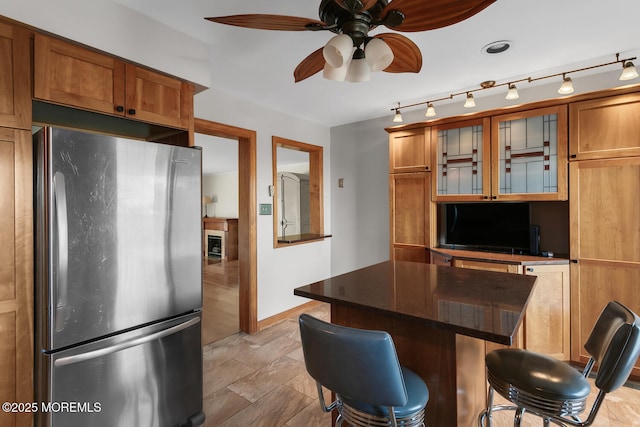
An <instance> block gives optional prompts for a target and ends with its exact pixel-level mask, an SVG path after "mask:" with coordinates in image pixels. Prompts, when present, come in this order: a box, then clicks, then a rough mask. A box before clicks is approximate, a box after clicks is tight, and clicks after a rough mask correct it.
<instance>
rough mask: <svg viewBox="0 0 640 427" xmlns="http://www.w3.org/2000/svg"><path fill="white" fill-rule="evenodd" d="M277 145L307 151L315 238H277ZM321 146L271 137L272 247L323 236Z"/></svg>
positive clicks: (310, 207) (310, 212)
mask: <svg viewBox="0 0 640 427" xmlns="http://www.w3.org/2000/svg"><path fill="white" fill-rule="evenodd" d="M278 147H281V148H288V149H290V150H298V151H304V152H307V153H309V215H310V218H309V220H310V229H309V232H310V234H311V235H313V236H316V237H315V238H305V239H300V240H299V241H296V242H292V243H284V242H282V241H280V240H279V239H278V237H279V236H278V234H279V231H278V230H279V224H278V203H277V201H278V186H277V182H278V156H277V150H278ZM323 153H324V150H323V147H321V146H319V145H313V144H307V143H304V142H299V141H294V140H291V139H286V138H281V137H279V136H272V137H271V160H272V167H271V170H272V173H273V176H272V179H273V181H272V182H273V247H274V248H280V247H286V246H291V245H297V244H302V243H308V242H312V241H317V240H322V239H323V238H324V237H326V236H324V190H323V173H322V171H323V158H324V157H323V155H324V154H323Z"/></svg>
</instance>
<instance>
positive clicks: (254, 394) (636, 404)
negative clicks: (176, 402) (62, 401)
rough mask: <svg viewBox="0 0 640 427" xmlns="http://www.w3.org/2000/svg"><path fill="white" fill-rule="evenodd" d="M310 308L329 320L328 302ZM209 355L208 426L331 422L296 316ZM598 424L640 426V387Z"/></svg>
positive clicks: (220, 344) (533, 422)
mask: <svg viewBox="0 0 640 427" xmlns="http://www.w3.org/2000/svg"><path fill="white" fill-rule="evenodd" d="M309 313H310V314H312V315H314V316H316V317H319V318H321V319H324V320H327V321H328V320H329V310H328V306H326V305H323V306H321V307H319V308H317V309H314V310H312V311H310V312H309ZM203 361H204V412H205V414H206V417H207V420H206V422H205V426H206V427H218V426H220V427H240V426H251V427H261V426H263V427H316V426H323V427H328V426H330V425H331V421H330V419H331V418H330V414H325V413H323V412H322V411H321V410H320V406H319V403H318V399H317V393H316V387H315V383H314V381H313V380H312V379H311V377H310V376H309V375H308V374H307V373H306V370H305V367H304V360H303V356H302V350H301V348H300V338H299V333H298V324H297V318H296V317H291V318H290V319H287V320H286V321H283V322H280V323H278V324H277V325H274V326H272V327H270V328H268V329H265V330H263V331H261V332H260V333H258V334H255V335H247V334H244V333H237V334H234V335H231V336H229V337H227V338H224V339H222V340H219V341H216V342H214V343H212V344H209V345H207V346H205V347H204V348H203ZM431 392H432V393H433V392H434V391H433V390H432V391H431ZM327 399H328V397H327ZM427 410H428V408H427ZM509 415H511V414H507V413H498V414H496V415H495V417H494V423H493V426H494V427H508V426H512V425H513V421H512V418H509ZM511 417H512V415H511ZM541 425H542V423H541V421H540V419H539V418H536V417H533V416H530V415H529V416H525V418H524V421H523V427H532V426H536V427H537V426H541ZM593 426H594V427H640V390H638V389H634V388H629V387H622V388H621V389H619V390H617V391H616V392H614V393H612V394H610V395H608V396H607V399H606V400H605V403H604V404H603V406H602V408H601V409H600V413H599V414H598V418H597V419H596V422H595V423H594V424H593ZM428 427H442V426H428Z"/></svg>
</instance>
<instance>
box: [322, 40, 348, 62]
mask: <svg viewBox="0 0 640 427" xmlns="http://www.w3.org/2000/svg"><path fill="white" fill-rule="evenodd" d="M352 53H353V40H351V37H349V36H348V35H347V34H338V35H337V36H335V37H332V38H331V40H329V41H328V42H327V44H326V45H325V46H324V48H323V49H322V56H324V60H325V61H326V62H327V63H328V64H329V65H331V66H332V67H334V68H340V67H342V65H344V63H345V62H347V61H348V59H349V58H351V54H352Z"/></svg>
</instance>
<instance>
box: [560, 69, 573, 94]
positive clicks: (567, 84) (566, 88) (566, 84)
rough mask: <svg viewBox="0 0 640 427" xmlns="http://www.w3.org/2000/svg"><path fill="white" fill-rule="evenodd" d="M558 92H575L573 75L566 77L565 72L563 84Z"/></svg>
mask: <svg viewBox="0 0 640 427" xmlns="http://www.w3.org/2000/svg"><path fill="white" fill-rule="evenodd" d="M558 93H559V94H561V95H568V94H570V93H573V81H572V80H571V77H566V76H565V75H564V74H563V75H562V85H561V86H560V89H558Z"/></svg>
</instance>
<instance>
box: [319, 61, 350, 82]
mask: <svg viewBox="0 0 640 427" xmlns="http://www.w3.org/2000/svg"><path fill="white" fill-rule="evenodd" d="M348 70H349V62H347V63H345V64H344V65H343V66H342V67H338V68H336V67H332V66H331V65H329V63H327V62H325V63H324V69H323V70H322V77H324V78H325V79H327V80H333V81H336V82H343V81H345V79H346V78H347V71H348Z"/></svg>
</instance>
